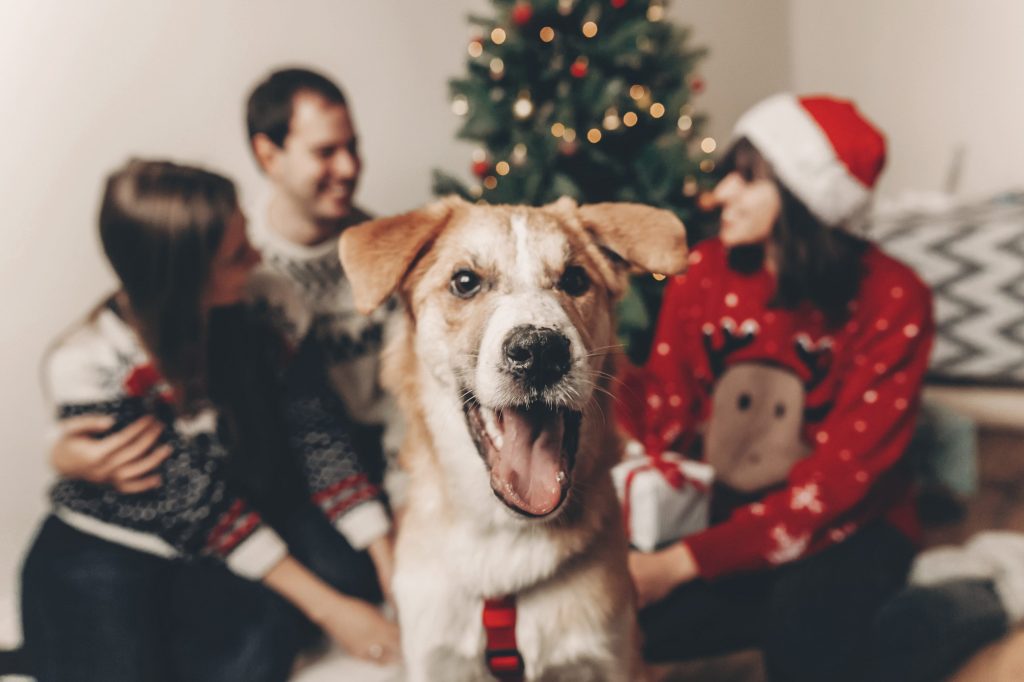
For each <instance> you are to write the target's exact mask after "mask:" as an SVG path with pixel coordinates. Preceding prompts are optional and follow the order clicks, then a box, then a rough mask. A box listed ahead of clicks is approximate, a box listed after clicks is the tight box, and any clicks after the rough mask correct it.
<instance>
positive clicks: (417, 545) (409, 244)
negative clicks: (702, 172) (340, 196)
mask: <svg viewBox="0 0 1024 682" xmlns="http://www.w3.org/2000/svg"><path fill="white" fill-rule="evenodd" d="M339 250H340V256H341V260H342V264H343V266H344V268H345V271H346V273H347V275H348V277H349V278H350V281H351V283H352V289H353V296H354V298H355V302H356V305H357V307H358V308H359V310H360V311H362V312H370V311H372V310H373V309H375V308H376V307H377V306H379V305H380V304H382V303H383V302H384V301H386V300H388V299H389V298H390V297H391V296H392V295H393V294H395V293H396V292H397V293H398V294H399V297H400V300H401V301H402V303H404V311H405V312H404V318H405V319H404V324H400V325H399V326H400V327H402V329H400V331H398V332H397V334H395V335H394V338H393V339H392V340H391V341H390V342H389V344H388V347H387V349H386V350H385V353H384V360H383V371H382V378H383V381H384V384H385V386H386V387H387V388H388V389H389V390H390V391H392V392H393V394H394V395H396V396H397V398H398V401H399V404H400V406H401V408H402V412H403V414H404V416H405V421H406V435H405V439H404V442H403V446H402V451H401V455H400V461H401V463H402V466H403V468H404V469H405V470H407V471H408V472H409V484H408V491H407V500H406V506H405V509H404V512H403V514H402V518H401V523H400V530H399V535H398V540H397V545H396V558H395V575H394V580H393V593H394V597H395V602H396V605H397V608H398V614H399V622H400V624H401V627H402V650H403V652H402V653H403V658H404V660H405V664H406V667H407V671H408V679H409V680H410V681H412V682H419V681H424V680H431V681H443V682H463V681H465V682H471V681H473V682H475V681H477V680H492V679H494V678H495V677H498V679H502V680H513V679H520V680H529V681H530V682H535V681H540V680H545V681H547V680H550V681H556V680H557V681H558V682H565V681H571V680H595V681H596V680H629V681H631V682H632V681H634V680H639V679H643V677H644V672H643V670H642V661H641V660H640V656H639V648H638V642H639V635H638V632H637V625H636V615H635V613H636V607H635V597H634V593H633V589H632V585H631V583H630V579H629V574H628V570H627V565H626V557H627V543H626V539H625V535H624V531H623V528H622V523H621V516H620V514H621V512H620V509H619V506H618V502H617V500H616V496H615V492H614V489H613V487H612V483H611V479H610V476H609V469H610V468H611V466H612V465H613V464H614V463H615V462H616V461H618V459H619V456H620V447H619V441H618V439H617V436H616V431H615V427H614V424H613V421H612V411H611V404H610V403H611V395H612V394H611V390H610V389H611V382H612V377H613V374H614V362H615V355H616V353H615V352H614V351H615V350H616V348H617V344H616V337H615V324H614V303H615V301H616V300H617V299H618V298H620V297H621V295H622V294H623V293H624V292H625V290H626V288H627V286H628V278H629V275H630V273H632V272H640V271H644V272H657V273H663V274H673V273H676V272H679V271H681V270H682V269H683V267H684V266H685V263H686V234H685V230H684V227H683V225H682V223H681V222H680V221H679V220H678V218H676V216H675V215H674V214H672V213H670V212H668V211H665V210H660V209H655V208H650V207H647V206H642V205H639V204H619V203H604V204H593V205H584V206H577V204H576V203H575V202H574V201H572V200H570V199H566V198H563V199H561V200H559V201H557V202H555V203H552V204H549V205H546V206H543V207H539V208H527V207H520V206H485V205H474V204H470V203H468V202H465V201H463V200H461V199H457V198H446V199H441V200H439V201H437V202H435V203H433V204H430V205H428V206H426V207H424V208H421V209H419V210H415V211H412V212H410V213H407V214H405V215H400V216H397V217H389V218H382V219H378V220H373V221H370V222H368V223H363V224H361V225H358V226H355V227H351V228H348V229H347V230H345V231H344V232H343V233H342V237H341V241H340V246H339ZM496 600H497V601H496ZM495 604H497V606H495Z"/></svg>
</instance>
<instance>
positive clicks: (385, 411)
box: [246, 68, 397, 563]
mask: <svg viewBox="0 0 1024 682" xmlns="http://www.w3.org/2000/svg"><path fill="white" fill-rule="evenodd" d="M246 124H247V127H248V133H249V142H250V145H251V149H252V152H253V155H254V156H255V158H256V162H257V163H258V164H259V167H260V169H261V170H262V171H263V173H264V175H265V176H266V178H267V180H268V181H269V182H268V189H269V191H268V192H266V193H265V194H264V196H263V197H262V198H261V199H260V200H259V201H258V203H257V204H256V205H255V206H254V207H252V208H250V210H249V236H250V239H251V241H252V242H253V244H254V245H255V246H256V247H257V248H258V249H259V250H260V252H261V254H262V257H263V262H262V264H261V265H260V266H259V268H258V270H257V271H256V272H255V273H254V275H253V277H252V284H251V294H252V297H253V299H254V300H253V303H254V305H255V306H256V307H257V309H261V310H262V311H263V312H264V314H266V315H268V317H269V318H270V319H271V320H272V321H273V322H274V323H275V324H276V325H277V326H278V327H279V328H280V329H281V330H282V331H283V332H284V333H285V334H286V335H289V336H291V337H292V339H293V341H295V342H296V343H298V342H300V341H306V342H310V343H312V344H313V346H314V347H315V348H316V349H317V350H318V351H319V353H320V355H321V357H322V359H323V361H324V364H325V371H326V373H327V376H328V379H329V381H330V383H331V385H332V386H333V388H334V390H335V392H336V393H337V394H338V396H339V397H340V398H341V400H342V402H343V404H344V406H345V409H346V411H347V412H348V415H349V417H350V418H351V419H352V421H353V422H355V424H354V429H353V440H354V441H355V446H356V449H357V450H358V451H359V452H360V453H361V454H362V455H363V460H364V461H363V464H364V467H365V468H366V469H367V471H368V472H369V474H370V477H371V479H374V482H376V483H378V484H379V483H380V482H381V479H382V478H383V472H384V468H385V467H384V456H383V452H384V448H383V447H382V443H381V441H382V438H383V435H384V427H385V425H386V424H388V423H389V422H391V426H394V419H396V418H397V417H396V415H397V410H395V409H393V407H392V403H391V401H390V400H389V398H388V396H387V395H386V394H385V393H384V391H383V389H382V388H381V387H380V383H379V381H378V374H379V356H380V350H381V346H382V343H383V337H384V326H385V322H386V321H387V319H388V316H389V312H390V311H391V309H392V308H391V307H387V308H384V309H381V310H378V311H377V312H376V313H374V314H373V315H371V316H369V317H367V316H364V315H362V314H360V313H359V312H358V311H356V309H355V305H354V302H353V300H352V293H351V287H350V284H349V282H348V279H347V278H346V277H345V273H344V272H343V271H342V269H341V263H340V261H339V259H338V244H337V242H338V238H339V236H340V235H341V232H342V231H343V230H344V229H345V228H346V227H349V226H351V225H355V224H358V223H360V222H363V221H365V220H367V219H368V218H369V216H368V215H367V214H366V213H365V212H364V211H363V210H361V209H360V208H358V207H356V206H355V204H354V195H355V190H356V187H357V185H358V182H359V174H360V170H361V168H362V161H361V159H360V157H359V148H358V136H357V134H356V130H355V126H354V125H353V121H352V116H351V113H350V110H349V106H348V102H347V100H346V99H345V95H344V94H343V93H342V91H341V89H340V88H339V87H338V86H337V85H336V84H335V83H333V82H332V81H330V80H329V79H327V78H326V77H324V76H322V75H321V74H318V73H315V72H313V71H309V70H306V69H295V68H293V69H283V70H279V71H275V72H273V73H271V74H270V75H269V76H267V77H266V78H265V79H264V80H263V81H261V82H260V83H259V84H257V85H256V87H255V88H254V89H253V91H252V93H251V94H250V95H249V99H248V103H247V107H246ZM389 433H391V434H394V433H396V429H395V428H390V429H389ZM389 449H390V448H389ZM363 507H364V508H365V515H364V516H365V519H363V521H364V523H365V526H364V528H365V532H366V533H367V535H368V536H372V535H384V534H385V533H387V531H388V530H389V528H390V522H388V520H387V517H386V515H385V514H384V510H383V507H381V506H380V505H377V504H373V503H371V504H365V505H363ZM375 544H379V543H375ZM387 563H390V562H387Z"/></svg>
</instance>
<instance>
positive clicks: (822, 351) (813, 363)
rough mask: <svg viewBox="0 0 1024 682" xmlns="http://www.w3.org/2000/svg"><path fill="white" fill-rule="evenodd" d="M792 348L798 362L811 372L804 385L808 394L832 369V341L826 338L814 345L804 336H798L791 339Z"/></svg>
mask: <svg viewBox="0 0 1024 682" xmlns="http://www.w3.org/2000/svg"><path fill="white" fill-rule="evenodd" d="M793 347H794V348H795V349H796V356H797V357H798V358H800V362H802V363H804V366H805V367H807V369H808V370H810V372H811V378H810V379H808V380H807V382H806V383H805V384H804V387H805V388H806V390H807V393H810V392H811V391H813V390H814V389H815V388H817V386H818V384H820V383H821V382H822V380H823V379H824V378H825V377H826V376H828V373H829V370H830V369H832V358H833V355H832V339H830V338H828V337H827V336H826V337H824V338H823V339H821V340H820V341H818V343H817V344H814V343H811V339H810V337H808V336H807V335H806V334H798V335H797V336H796V338H794V339H793Z"/></svg>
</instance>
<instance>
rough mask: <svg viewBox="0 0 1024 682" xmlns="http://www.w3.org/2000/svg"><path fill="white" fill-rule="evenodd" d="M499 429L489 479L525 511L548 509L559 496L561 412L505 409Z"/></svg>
mask: <svg viewBox="0 0 1024 682" xmlns="http://www.w3.org/2000/svg"><path fill="white" fill-rule="evenodd" d="M501 431H502V447H501V450H500V451H499V454H500V456H499V458H498V461H497V464H496V466H494V468H493V469H492V470H491V476H492V478H494V479H496V480H494V481H493V482H492V483H493V484H494V485H495V487H496V488H497V489H498V490H501V491H503V492H504V493H505V494H506V499H507V500H508V501H509V502H511V503H513V504H515V505H516V506H517V507H519V508H520V509H522V510H523V511H525V512H528V513H530V514H534V515H536V516H543V515H545V514H548V513H550V512H552V511H553V510H554V509H555V508H557V507H558V504H559V503H560V502H561V500H562V480H561V477H560V476H559V473H560V472H562V440H563V436H564V432H565V420H564V419H563V418H562V415H561V414H559V413H558V412H557V411H554V410H545V409H535V408H534V409H529V410H516V409H506V410H504V411H503V412H502V425H501ZM563 476H564V474H563Z"/></svg>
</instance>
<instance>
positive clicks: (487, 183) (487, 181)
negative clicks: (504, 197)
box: [484, 175, 498, 189]
mask: <svg viewBox="0 0 1024 682" xmlns="http://www.w3.org/2000/svg"><path fill="white" fill-rule="evenodd" d="M497 186H498V178H496V177H494V176H493V175H488V176H487V177H486V178H484V187H486V188H487V189H494V188H495V187H497Z"/></svg>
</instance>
